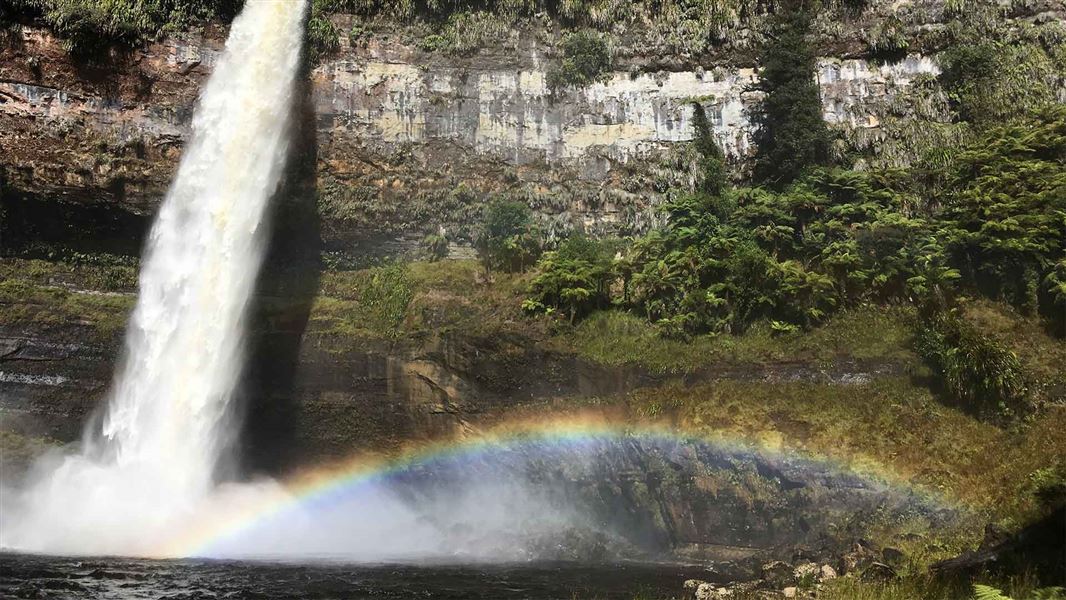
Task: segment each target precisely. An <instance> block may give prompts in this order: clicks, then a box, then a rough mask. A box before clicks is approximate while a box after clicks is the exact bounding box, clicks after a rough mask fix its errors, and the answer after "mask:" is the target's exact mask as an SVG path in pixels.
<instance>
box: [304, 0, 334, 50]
mask: <svg viewBox="0 0 1066 600" xmlns="http://www.w3.org/2000/svg"><path fill="white" fill-rule="evenodd" d="M324 5H325V2H322V1H321V0H314V2H312V4H311V16H310V17H309V18H308V19H307V31H306V34H305V35H306V38H307V46H306V52H307V54H306V56H307V61H308V63H309V64H311V65H316V64H318V63H319V62H320V61H321V60H322V59H323V58H324V57H326V56H328V55H329V54H331V53H333V52H335V51H336V50H337V48H338V47H339V46H340V32H339V31H338V30H337V27H336V26H334V25H333V22H332V21H330V20H329V14H328V13H327V12H326V10H325V7H324Z"/></svg>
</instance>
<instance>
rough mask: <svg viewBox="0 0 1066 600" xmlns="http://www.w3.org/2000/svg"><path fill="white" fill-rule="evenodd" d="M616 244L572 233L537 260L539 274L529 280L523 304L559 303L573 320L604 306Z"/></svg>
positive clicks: (530, 307)
mask: <svg viewBox="0 0 1066 600" xmlns="http://www.w3.org/2000/svg"><path fill="white" fill-rule="evenodd" d="M615 246H616V245H615V244H613V243H611V242H609V241H606V242H605V241H597V240H591V239H589V238H586V237H584V236H574V237H571V238H569V239H567V240H565V241H564V242H563V243H562V244H560V246H559V249H558V250H556V251H554V252H548V253H547V254H545V255H544V257H543V258H542V259H541V261H540V264H539V266H540V274H539V275H537V277H536V278H534V279H533V281H532V282H531V284H530V297H529V299H527V300H526V301H525V302H524V303H523V305H522V307H523V308H524V309H525V310H527V311H530V312H538V311H550V310H551V308H550V307H559V308H562V309H563V310H564V311H566V314H567V315H569V317H570V322H571V323H573V322H574V321H575V320H576V319H577V318H578V317H584V316H586V315H588V314H591V313H592V312H593V311H595V310H601V309H604V308H607V307H608V306H609V305H610V301H611V290H610V287H611V284H612V280H613V279H614V278H615V277H614V271H613V269H614V265H613V262H614V253H615Z"/></svg>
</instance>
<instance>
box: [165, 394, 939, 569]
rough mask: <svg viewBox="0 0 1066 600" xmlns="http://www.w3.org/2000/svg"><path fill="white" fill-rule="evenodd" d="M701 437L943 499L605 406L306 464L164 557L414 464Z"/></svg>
mask: <svg viewBox="0 0 1066 600" xmlns="http://www.w3.org/2000/svg"><path fill="white" fill-rule="evenodd" d="M634 438H637V439H646V440H669V441H682V442H699V443H704V444H708V445H713V446H714V447H716V448H721V449H723V450H728V451H737V452H757V453H760V454H762V455H764V456H789V457H794V458H803V459H806V460H811V461H815V462H818V463H821V464H824V465H828V466H830V467H832V468H835V469H837V470H840V471H841V472H848V473H852V474H855V475H858V476H861V477H864V478H866V479H868V480H870V481H871V482H876V483H879V484H882V485H885V486H888V487H892V488H897V489H902V490H906V491H908V492H909V493H912V494H917V495H920V496H922V497H924V498H925V499H927V500H929V501H932V502H935V503H937V504H941V505H943V504H944V500H943V499H942V498H940V497H939V496H938V495H937V494H936V493H935V492H931V491H928V490H922V489H916V488H914V486H912V485H911V484H909V483H908V482H906V480H904V479H903V478H901V477H899V476H898V475H897V474H896V473H894V472H893V471H891V470H890V469H887V468H885V467H884V466H882V465H879V464H877V463H874V462H871V461H862V460H860V461H848V462H844V461H842V460H840V459H839V458H833V457H810V456H804V455H803V453H801V452H796V451H795V450H792V449H783V448H781V447H780V446H779V445H775V444H772V443H767V442H765V441H762V442H761V441H759V440H751V439H745V438H742V437H739V436H726V435H722V434H721V433H710V434H708V433H706V432H702V433H701V432H684V431H679V430H678V429H677V428H676V426H675V425H673V424H669V423H634V422H632V421H631V420H630V421H629V422H618V421H617V420H612V419H610V418H609V417H607V416H606V415H604V414H602V413H578V414H572V415H566V416H562V417H556V418H552V419H548V420H544V419H542V418H534V419H522V420H517V421H510V422H505V423H501V424H497V425H495V426H489V427H487V428H486V429H485V430H484V431H481V432H478V433H477V434H474V435H467V436H465V437H460V438H454V439H445V440H437V441H430V442H424V443H421V444H417V445H413V446H409V447H407V448H405V449H403V450H400V451H398V452H392V453H385V454H381V453H379V454H370V453H367V454H360V455H356V456H354V457H352V458H350V459H348V460H344V461H340V462H336V463H332V464H328V465H324V466H319V467H316V468H312V469H308V470H305V471H302V472H300V473H298V474H296V475H294V476H292V477H290V478H288V479H286V480H284V481H283V482H282V487H283V489H284V492H285V493H284V494H281V495H280V496H279V495H271V496H268V497H266V498H264V499H262V500H260V501H256V502H251V503H246V504H243V505H242V506H241V508H240V509H239V510H238V511H236V512H222V513H221V514H218V515H214V516H212V517H211V518H208V519H205V520H200V521H196V523H195V524H194V525H193V526H192V527H190V528H189V529H188V530H187V531H185V532H183V533H182V534H181V535H179V536H177V537H175V538H174V539H170V540H166V542H165V544H164V545H163V546H162V547H161V549H160V551H159V553H158V555H159V556H164V557H196V556H211V555H212V554H213V552H212V549H213V548H214V547H216V546H217V545H218V544H220V543H221V542H224V541H225V540H228V539H232V538H234V537H236V536H239V535H241V534H242V533H244V532H247V531H250V530H252V529H253V528H255V527H256V526H258V525H260V524H261V523H263V522H265V521H267V520H268V519H271V518H274V517H277V516H279V515H283V514H284V513H285V512H286V511H289V510H296V509H302V510H308V509H309V510H315V509H316V508H324V507H328V506H330V505H332V504H334V503H337V502H340V501H341V500H343V499H344V498H346V497H349V496H350V495H352V494H354V493H355V492H356V491H358V490H359V489H361V488H363V487H364V486H366V485H369V484H373V483H375V482H380V481H382V480H385V479H387V478H388V477H390V476H392V475H395V474H398V473H402V472H404V471H406V470H408V469H411V468H413V467H418V466H422V465H427V464H433V463H435V462H437V461H444V460H450V459H466V458H476V457H480V456H485V455H486V454H489V453H493V452H502V451H507V450H510V449H516V448H521V447H523V446H526V445H529V444H533V443H536V444H553V445H554V444H558V445H562V446H563V447H567V446H577V445H582V444H589V443H595V442H602V441H611V440H620V439H634Z"/></svg>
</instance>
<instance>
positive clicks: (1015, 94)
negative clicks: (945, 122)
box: [939, 2, 1066, 126]
mask: <svg viewBox="0 0 1066 600" xmlns="http://www.w3.org/2000/svg"><path fill="white" fill-rule="evenodd" d="M1001 10H1002V9H1001V8H1000V7H998V6H996V5H995V3H989V2H974V3H970V4H969V5H968V6H967V8H966V10H965V12H964V14H962V15H960V16H959V18H958V20H956V21H954V22H953V23H952V28H951V29H950V32H949V35H950V39H949V40H947V41H948V42H949V45H948V46H947V48H946V49H945V51H944V52H942V53H941V54H940V56H939V61H940V66H941V68H942V69H943V72H942V73H941V75H940V80H941V82H942V84H943V85H944V88H945V89H946V90H947V91H948V93H949V95H950V97H951V99H952V101H953V104H954V106H955V109H956V110H957V111H958V114H959V116H960V117H961V118H962V119H963V120H965V121H969V122H972V123H975V124H977V125H978V126H987V125H994V124H1000V123H1003V122H1009V121H1013V120H1016V119H1019V118H1024V116H1025V115H1027V114H1030V113H1032V112H1034V111H1038V110H1040V109H1042V108H1044V107H1047V106H1049V105H1052V104H1055V103H1056V102H1057V98H1056V91H1055V90H1056V89H1058V88H1059V86H1061V81H1062V77H1063V73H1066V45H1064V43H1063V42H1064V41H1066V30H1064V29H1063V27H1062V24H1061V23H1058V22H1048V23H1044V24H1037V25H1025V26H1020V27H1017V26H1014V25H1012V24H1010V23H1009V22H1008V21H1006V20H1005V19H1003V18H1002V14H1001Z"/></svg>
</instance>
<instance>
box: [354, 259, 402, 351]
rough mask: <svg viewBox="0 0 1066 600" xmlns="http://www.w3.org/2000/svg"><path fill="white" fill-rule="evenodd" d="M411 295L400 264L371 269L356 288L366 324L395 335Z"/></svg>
mask: <svg viewBox="0 0 1066 600" xmlns="http://www.w3.org/2000/svg"><path fill="white" fill-rule="evenodd" d="M413 297H414V291H413V290H412V288H411V282H410V278H409V277H408V274H407V266H406V265H404V264H403V263H392V264H387V265H384V266H381V267H376V268H374V269H370V271H369V272H368V273H367V276H366V280H365V281H363V282H362V285H361V286H360V290H359V307H360V311H361V312H362V313H363V315H364V318H366V319H367V321H368V322H367V323H366V327H368V328H370V329H373V330H376V331H383V332H386V333H388V334H394V333H395V332H396V331H397V330H398V329H399V327H400V325H402V324H403V321H404V319H405V318H406V316H407V306H408V305H409V304H410V303H411V298H413Z"/></svg>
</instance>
